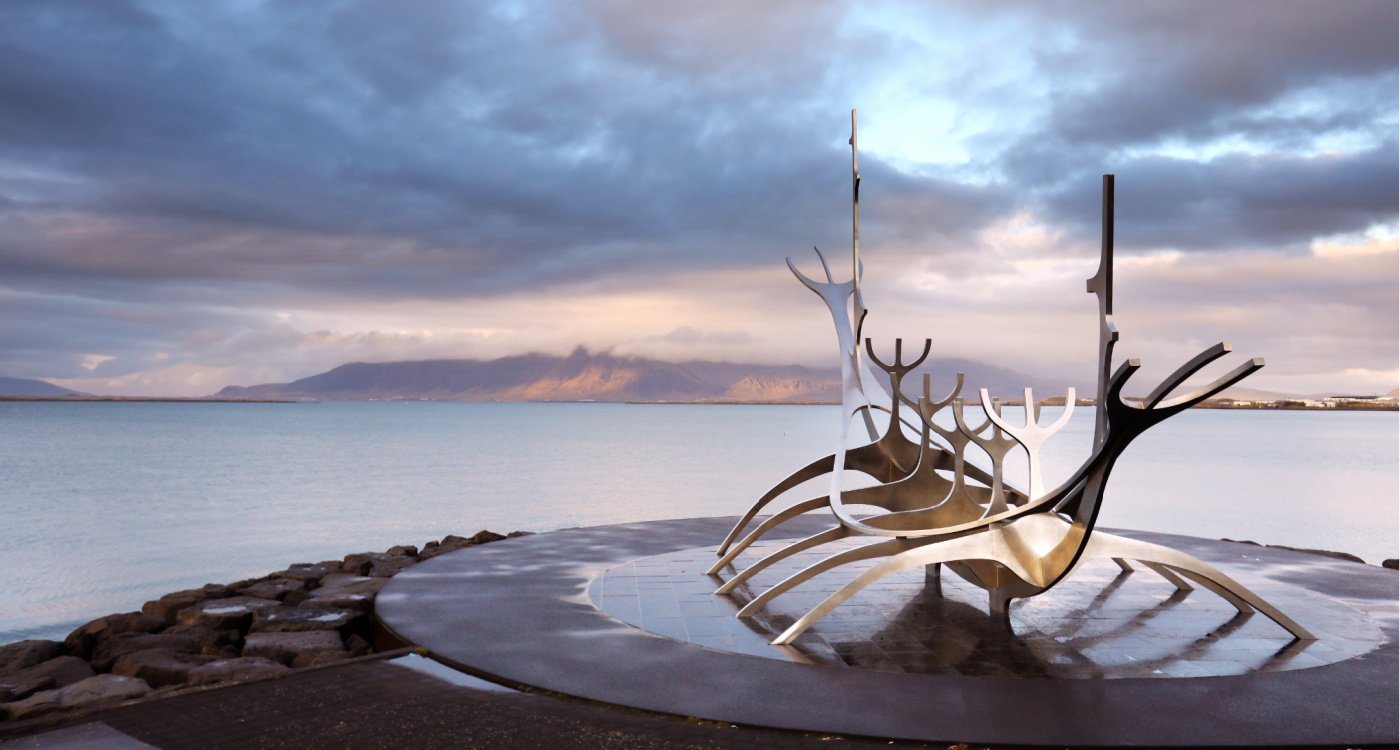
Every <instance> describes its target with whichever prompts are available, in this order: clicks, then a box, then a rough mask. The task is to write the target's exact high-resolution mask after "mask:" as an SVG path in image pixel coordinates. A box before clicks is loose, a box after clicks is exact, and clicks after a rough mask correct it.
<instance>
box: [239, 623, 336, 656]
mask: <svg viewBox="0 0 1400 750" xmlns="http://www.w3.org/2000/svg"><path fill="white" fill-rule="evenodd" d="M345 650H346V649H345V644H344V643H343V642H342V641H341V640H340V635H338V634H337V633H336V632H335V631H334V630H303V631H299V632H290V633H285V632H284V633H250V634H249V635H248V638H247V640H245V641H244V643H243V655H244V656H261V657H263V658H265V659H271V660H272V661H276V662H281V663H282V664H290V663H291V662H292V660H293V659H295V658H296V657H297V656H298V655H299V654H302V653H304V652H318V653H319V652H337V651H345ZM308 658H310V657H308Z"/></svg>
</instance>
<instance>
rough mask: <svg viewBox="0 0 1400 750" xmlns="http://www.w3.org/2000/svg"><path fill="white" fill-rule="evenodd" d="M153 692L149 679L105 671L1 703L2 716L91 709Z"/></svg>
mask: <svg viewBox="0 0 1400 750" xmlns="http://www.w3.org/2000/svg"><path fill="white" fill-rule="evenodd" d="M149 692H151V687H150V686H149V685H147V684H146V683H145V681H143V680H140V679H137V678H135V677H122V676H119V675H110V674H103V675H97V676H95V677H89V678H87V679H85V680H80V681H78V682H75V683H73V684H71V685H68V686H67V687H62V688H58V689H56V690H46V691H44V692H42V693H35V694H34V695H32V696H30V697H29V698H27V699H25V700H22V701H19V702H18V703H5V704H0V718H4V719H13V720H18V719H30V718H34V717H36V716H43V715H45V714H50V713H53V712H55V711H62V710H65V709H73V708H91V707H96V706H101V705H108V704H112V703H120V702H121V701H126V700H132V699H133V698H140V697H141V696H143V695H146V694H147V693H149Z"/></svg>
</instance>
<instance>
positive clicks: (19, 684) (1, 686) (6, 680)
mask: <svg viewBox="0 0 1400 750" xmlns="http://www.w3.org/2000/svg"><path fill="white" fill-rule="evenodd" d="M94 674H96V673H95V672H93V671H92V666H91V665H89V664H88V663H87V662H86V661H83V660H82V659H79V658H78V657H76V656H56V657H54V658H52V659H48V660H46V661H42V662H39V663H38V664H34V665H31V666H28V667H25V668H24V669H19V670H15V671H14V672H11V673H9V674H7V675H5V676H3V677H0V694H3V696H6V697H5V700H6V701H16V700H22V699H25V698H27V697H29V696H31V695H34V694H36V693H39V692H41V691H45V690H53V689H55V688H63V687H68V686H69V685H72V684H73V683H75V682H81V681H82V680H85V679H87V678H89V677H92V676H93V675H94Z"/></svg>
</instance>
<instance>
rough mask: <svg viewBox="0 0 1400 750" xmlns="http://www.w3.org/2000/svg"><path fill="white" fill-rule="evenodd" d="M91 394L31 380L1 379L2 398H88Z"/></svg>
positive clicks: (0, 390) (0, 391) (0, 392)
mask: <svg viewBox="0 0 1400 750" xmlns="http://www.w3.org/2000/svg"><path fill="white" fill-rule="evenodd" d="M87 395H89V394H86V393H79V392H78V391H70V390H68V389H67V388H63V387H61V386H57V385H54V384H53V383H47V382H45V381H43V380H32V379H30V378H6V377H0V396H11V397H20V398H62V397H64V396H87Z"/></svg>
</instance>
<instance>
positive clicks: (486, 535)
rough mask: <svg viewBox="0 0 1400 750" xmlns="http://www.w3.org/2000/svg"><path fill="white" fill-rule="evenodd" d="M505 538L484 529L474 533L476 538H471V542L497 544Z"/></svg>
mask: <svg viewBox="0 0 1400 750" xmlns="http://www.w3.org/2000/svg"><path fill="white" fill-rule="evenodd" d="M505 538H506V537H505V535H503V534H497V533H496V532H494V531H486V530H485V529H482V530H481V531H478V532H476V536H473V537H472V539H471V540H472V541H473V542H475V543H476V544H487V543H489V542H499V541H501V540H502V539H505Z"/></svg>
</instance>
